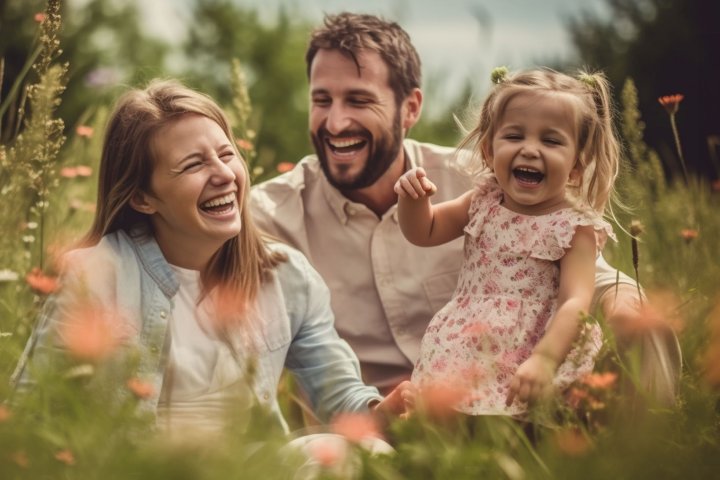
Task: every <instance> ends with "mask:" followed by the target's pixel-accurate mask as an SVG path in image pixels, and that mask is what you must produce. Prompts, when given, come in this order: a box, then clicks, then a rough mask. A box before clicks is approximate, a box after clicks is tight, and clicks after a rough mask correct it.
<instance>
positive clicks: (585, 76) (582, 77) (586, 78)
mask: <svg viewBox="0 0 720 480" xmlns="http://www.w3.org/2000/svg"><path fill="white" fill-rule="evenodd" d="M577 79H578V80H579V81H580V82H581V83H584V84H585V85H586V86H588V87H590V88H591V89H593V90H594V89H596V88H597V79H596V78H595V75H592V74H590V73H586V72H580V74H579V75H578V77H577Z"/></svg>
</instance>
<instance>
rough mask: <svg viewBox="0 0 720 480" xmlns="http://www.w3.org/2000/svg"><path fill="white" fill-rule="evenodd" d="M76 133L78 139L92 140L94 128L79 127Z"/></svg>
mask: <svg viewBox="0 0 720 480" xmlns="http://www.w3.org/2000/svg"><path fill="white" fill-rule="evenodd" d="M75 133H77V136H78V137H86V138H91V137H92V136H93V128H92V127H89V126H87V125H78V126H77V128H75Z"/></svg>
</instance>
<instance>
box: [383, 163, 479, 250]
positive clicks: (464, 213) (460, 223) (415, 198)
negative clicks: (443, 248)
mask: <svg viewBox="0 0 720 480" xmlns="http://www.w3.org/2000/svg"><path fill="white" fill-rule="evenodd" d="M436 191H437V187H436V186H435V184H433V183H432V182H431V181H430V180H429V179H428V178H427V176H426V173H425V170H423V169H422V168H421V167H417V168H413V169H411V170H409V171H407V172H405V174H404V175H403V176H401V177H400V179H399V180H398V181H397V182H396V183H395V193H397V194H398V222H399V223H400V230H401V231H402V233H403V235H405V238H407V239H408V241H410V242H411V243H413V244H415V245H418V246H421V247H432V246H435V245H441V244H443V243H447V242H449V241H450V240H454V239H456V238H458V237H460V236H461V235H462V234H463V229H464V228H465V225H467V223H468V222H469V221H470V217H469V215H468V210H469V208H470V200H471V198H472V191H468V192H466V193H464V194H463V195H461V196H459V197H458V198H456V199H454V200H449V201H447V202H443V203H439V204H437V205H432V204H431V203H430V197H431V196H432V195H434V194H435V192H436Z"/></svg>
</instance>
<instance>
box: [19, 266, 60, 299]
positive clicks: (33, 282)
mask: <svg viewBox="0 0 720 480" xmlns="http://www.w3.org/2000/svg"><path fill="white" fill-rule="evenodd" d="M25 281H26V282H27V284H28V285H30V288H31V289H33V290H34V291H36V292H37V293H42V294H45V295H49V294H51V293H53V292H54V291H55V290H57V285H58V282H57V278H55V277H49V276H47V275H45V274H44V273H42V271H41V270H40V269H39V268H37V267H35V268H33V269H32V270H30V273H28V274H27V275H26V276H25Z"/></svg>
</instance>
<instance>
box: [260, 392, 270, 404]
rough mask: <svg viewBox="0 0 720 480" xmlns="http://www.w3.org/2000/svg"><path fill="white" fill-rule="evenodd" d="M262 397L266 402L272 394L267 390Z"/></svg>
mask: <svg viewBox="0 0 720 480" xmlns="http://www.w3.org/2000/svg"><path fill="white" fill-rule="evenodd" d="M262 397H263V400H265V401H266V402H267V401H268V400H270V394H269V393H267V392H265V393H263V396H262Z"/></svg>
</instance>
